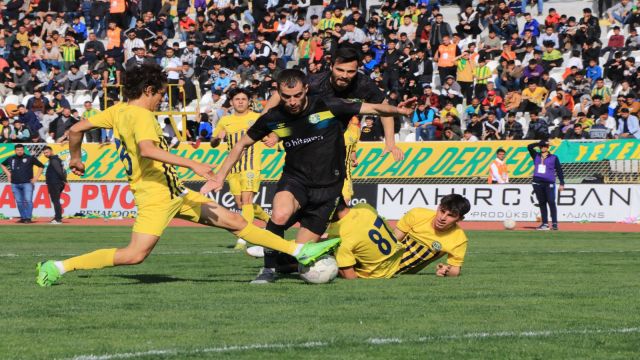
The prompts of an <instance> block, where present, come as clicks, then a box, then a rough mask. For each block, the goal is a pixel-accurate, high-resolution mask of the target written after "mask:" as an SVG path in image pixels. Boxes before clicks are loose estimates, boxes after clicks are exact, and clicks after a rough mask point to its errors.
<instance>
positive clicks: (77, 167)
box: [69, 158, 85, 176]
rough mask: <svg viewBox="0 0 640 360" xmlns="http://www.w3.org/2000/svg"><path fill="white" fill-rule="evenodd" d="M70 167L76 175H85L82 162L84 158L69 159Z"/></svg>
mask: <svg viewBox="0 0 640 360" xmlns="http://www.w3.org/2000/svg"><path fill="white" fill-rule="evenodd" d="M69 168H70V169H71V172H72V173H74V174H75V175H78V176H83V175H84V170H85V169H84V164H83V163H82V160H80V159H73V158H72V159H70V160H69Z"/></svg>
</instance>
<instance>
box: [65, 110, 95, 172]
mask: <svg viewBox="0 0 640 360" xmlns="http://www.w3.org/2000/svg"><path fill="white" fill-rule="evenodd" d="M94 127H95V126H94V125H93V124H91V123H90V122H89V120H87V119H83V120H80V121H79V122H77V123H75V124H74V125H73V126H72V127H71V128H70V129H69V167H70V168H71V171H72V172H73V173H74V174H76V175H78V176H82V175H84V164H83V163H82V138H83V137H84V133H85V132H87V131H89V130H91V129H93V128H94Z"/></svg>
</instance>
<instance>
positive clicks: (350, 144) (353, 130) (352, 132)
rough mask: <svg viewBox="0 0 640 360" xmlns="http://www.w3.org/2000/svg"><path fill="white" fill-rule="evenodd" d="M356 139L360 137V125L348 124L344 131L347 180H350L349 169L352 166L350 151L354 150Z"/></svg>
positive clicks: (356, 143)
mask: <svg viewBox="0 0 640 360" xmlns="http://www.w3.org/2000/svg"><path fill="white" fill-rule="evenodd" d="M358 139H360V127H359V126H358V125H354V124H349V126H348V127H347V130H346V131H345V132H344V144H345V146H346V148H347V157H346V164H345V168H346V170H347V171H346V176H347V180H351V171H352V169H353V166H352V165H351V153H352V152H354V151H356V148H357V146H358Z"/></svg>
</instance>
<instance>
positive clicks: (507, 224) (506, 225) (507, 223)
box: [502, 219, 516, 230]
mask: <svg viewBox="0 0 640 360" xmlns="http://www.w3.org/2000/svg"><path fill="white" fill-rule="evenodd" d="M502 224H503V225H504V228H505V229H506V230H514V229H515V228H516V222H515V221H514V220H511V219H507V220H505V221H503V222H502Z"/></svg>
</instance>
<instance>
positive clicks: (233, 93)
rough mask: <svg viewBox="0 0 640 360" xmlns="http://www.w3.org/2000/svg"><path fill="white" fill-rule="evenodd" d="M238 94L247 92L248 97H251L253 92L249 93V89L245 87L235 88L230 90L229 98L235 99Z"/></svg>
mask: <svg viewBox="0 0 640 360" xmlns="http://www.w3.org/2000/svg"><path fill="white" fill-rule="evenodd" d="M238 94H245V95H246V96H247V99H251V94H250V93H249V90H247V89H244V88H235V89H232V90H231V91H229V99H233V98H234V97H236V95H238Z"/></svg>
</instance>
